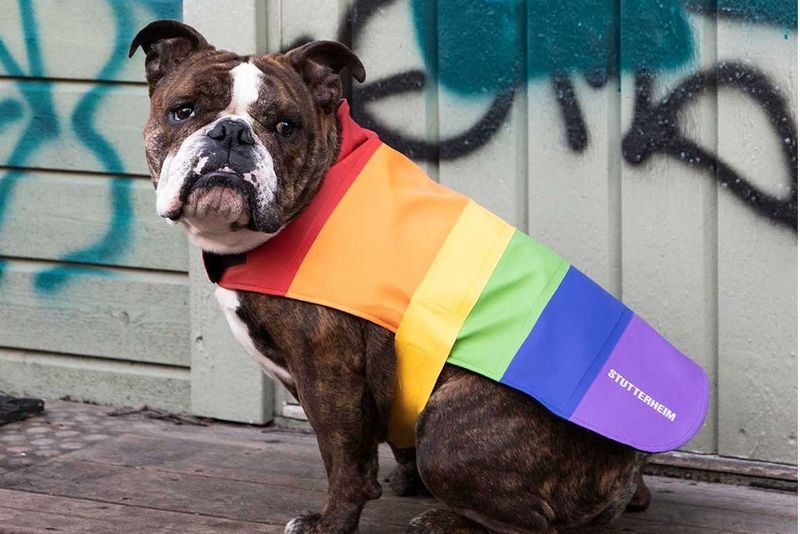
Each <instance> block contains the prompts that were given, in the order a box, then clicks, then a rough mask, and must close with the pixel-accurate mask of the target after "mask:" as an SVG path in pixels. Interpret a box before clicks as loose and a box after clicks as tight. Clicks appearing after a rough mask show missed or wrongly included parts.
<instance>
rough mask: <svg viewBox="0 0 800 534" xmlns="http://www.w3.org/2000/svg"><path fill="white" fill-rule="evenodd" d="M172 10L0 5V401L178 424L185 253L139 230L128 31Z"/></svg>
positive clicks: (153, 222)
mask: <svg viewBox="0 0 800 534" xmlns="http://www.w3.org/2000/svg"><path fill="white" fill-rule="evenodd" d="M181 7H182V6H181V2H180V1H179V0H133V1H129V0H125V1H123V0H88V1H83V0H81V1H78V0H47V1H41V0H0V390H5V391H9V392H15V393H28V394H34V395H46V396H48V397H58V396H70V397H72V398H83V399H87V400H93V401H99V402H111V403H128V404H131V403H134V404H135V403H148V404H153V405H160V406H165V407H167V406H168V407H183V409H188V397H189V388H188V385H189V381H188V376H189V375H188V369H187V367H188V362H189V356H188V354H189V350H188V346H187V342H186V340H188V335H189V334H188V328H189V325H188V320H187V319H186V307H187V301H188V283H187V278H186V274H185V273H186V270H187V248H186V243H185V239H184V238H183V236H182V235H180V233H179V232H171V231H169V230H170V229H169V228H166V225H163V223H161V222H160V221H158V220H157V217H153V207H152V186H151V185H150V183H149V179H148V178H146V177H145V176H144V174H145V173H146V172H147V170H146V167H145V165H144V160H143V157H142V145H141V127H142V125H143V123H144V120H145V118H146V113H147V109H148V102H147V90H146V87H145V86H144V84H143V83H142V81H143V80H142V76H141V65H139V64H137V65H133V64H132V62H128V61H127V49H128V45H129V43H130V40H131V38H132V37H133V35H135V33H136V32H137V31H138V29H139V28H140V27H141V26H142V25H144V24H145V23H146V22H148V21H149V20H152V19H154V18H162V17H170V18H180V17H181Z"/></svg>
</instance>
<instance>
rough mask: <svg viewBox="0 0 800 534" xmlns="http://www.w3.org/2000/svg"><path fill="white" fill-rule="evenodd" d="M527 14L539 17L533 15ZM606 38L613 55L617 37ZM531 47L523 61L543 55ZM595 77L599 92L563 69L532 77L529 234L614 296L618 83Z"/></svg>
mask: <svg viewBox="0 0 800 534" xmlns="http://www.w3.org/2000/svg"><path fill="white" fill-rule="evenodd" d="M614 11H615V12H616V11H618V8H617V9H615V10H614ZM528 16H529V18H530V17H537V16H539V15H538V13H537V11H536V10H535V9H531V10H530V11H529V14H528ZM570 16H571V17H578V18H579V17H580V16H582V14H581V13H579V12H571V13H569V12H563V13H558V14H557V18H556V16H554V20H549V21H545V22H544V25H545V26H547V27H557V26H558V24H559V20H560V19H561V17H570ZM531 25H532V21H531V20H529V26H531ZM538 25H539V26H541V25H542V22H541V21H540V22H539V23H538ZM609 33H610V34H611V36H612V37H613V40H612V42H611V43H609V44H608V45H609V47H610V50H609V52H610V53H612V54H613V53H615V51H614V48H615V47H616V42H615V41H616V36H614V33H616V32H615V31H614V30H613V29H609ZM529 43H530V47H529V50H528V61H529V63H534V62H536V61H537V60H538V58H537V56H540V55H543V54H548V53H549V51H548V49H547V48H546V43H545V42H542V39H541V38H540V37H538V36H530V38H529ZM562 46H563V47H565V49H564V50H562V52H563V54H564V55H566V56H567V57H573V58H574V57H575V56H577V55H579V54H580V53H581V50H579V49H576V48H575V45H574V44H572V43H569V42H565V43H564V44H563V45H562ZM570 47H573V48H570ZM614 66H615V65H612V67H614ZM564 67H565V68H566V67H567V65H564ZM595 74H598V75H599V77H598V82H597V83H596V85H597V87H592V86H591V85H590V84H589V83H588V82H587V81H586V78H585V77H584V76H583V73H581V72H575V71H569V70H567V71H565V72H564V73H558V72H553V73H549V74H545V75H541V76H540V77H538V78H531V79H530V82H529V84H528V132H529V136H528V146H527V150H528V177H527V178H528V183H529V197H528V198H529V221H530V222H529V230H530V234H531V235H532V236H533V237H534V238H535V239H538V240H539V241H542V242H543V243H545V244H547V245H548V246H550V247H553V248H554V249H555V250H556V251H557V252H558V253H559V254H561V255H562V256H564V258H566V259H567V260H568V261H569V262H570V263H572V264H574V265H575V266H577V267H578V268H580V269H581V270H583V271H584V272H586V273H587V274H588V275H589V276H591V277H592V278H593V279H594V280H596V281H597V282H598V283H599V284H601V285H602V286H603V287H604V288H606V289H607V290H608V291H611V292H612V293H615V294H617V295H618V296H619V291H620V265H619V224H620V221H619V210H620V205H619V179H620V175H619V172H620V171H619V165H620V157H619V156H620V149H619V146H620V129H619V98H620V95H619V79H618V76H617V75H616V73H615V72H610V73H595ZM608 77H610V79H608V80H607V81H606V82H600V81H599V80H600V79H602V78H608Z"/></svg>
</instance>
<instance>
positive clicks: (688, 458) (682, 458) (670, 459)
mask: <svg viewBox="0 0 800 534" xmlns="http://www.w3.org/2000/svg"><path fill="white" fill-rule="evenodd" d="M648 464H657V465H666V466H673V467H681V468H685V469H699V470H702V471H713V472H716V473H731V474H735V475H743V476H751V477H762V478H770V479H778V480H786V481H792V482H797V467H796V466H792V465H786V464H776V463H772V462H754V461H752V460H742V459H740V458H726V457H724V456H715V455H710V454H694V453H690V452H681V451H671V452H663V453H661V454H654V455H653V456H651V457H650V458H649V460H648Z"/></svg>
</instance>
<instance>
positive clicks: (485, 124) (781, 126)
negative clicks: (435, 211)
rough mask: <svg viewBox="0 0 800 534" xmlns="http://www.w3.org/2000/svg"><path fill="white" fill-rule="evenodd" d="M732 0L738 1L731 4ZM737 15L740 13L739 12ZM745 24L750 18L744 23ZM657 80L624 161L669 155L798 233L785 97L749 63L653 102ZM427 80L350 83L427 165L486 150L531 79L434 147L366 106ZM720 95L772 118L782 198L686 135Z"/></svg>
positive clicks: (573, 128)
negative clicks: (689, 116) (696, 113)
mask: <svg viewBox="0 0 800 534" xmlns="http://www.w3.org/2000/svg"><path fill="white" fill-rule="evenodd" d="M395 1H396V0H356V1H355V2H353V3H352V4H351V6H350V7H349V9H348V10H347V12H346V13H345V15H344V17H343V19H342V21H341V22H340V25H339V31H338V34H337V38H338V39H339V40H340V41H341V42H344V43H346V44H348V45H349V46H350V47H351V48H353V49H354V50H356V51H358V49H359V46H360V45H362V44H363V43H361V40H362V39H361V37H362V33H363V30H364V28H365V27H366V26H367V24H368V23H369V21H370V20H371V19H372V18H373V17H375V16H379V15H380V13H381V11H382V9H383V8H385V7H387V6H389V5H390V4H392V3H393V2H395ZM731 2H733V0H731V1H729V2H728V3H731ZM733 3H734V4H735V2H733ZM687 7H689V8H690V9H692V10H693V11H695V12H699V13H703V14H708V13H712V14H713V12H709V11H707V10H705V11H704V10H701V9H699V8H697V3H695V4H692V3H691V2H689V3H688V4H687ZM434 9H435V8H434ZM732 13H734V14H735V10H734V11H732ZM743 13H744V14H747V12H743ZM617 15H618V14H617ZM742 17H744V15H742ZM740 18H741V17H740ZM784 18H785V17H784ZM742 20H747V19H746V18H742ZM753 20H754V21H755V22H759V23H763V22H764V21H765V20H766V21H767V22H770V20H769V19H768V18H767V19H764V17H761V18H755V19H753ZM617 31H618V30H617ZM309 39H310V36H304V37H302V38H300V39H298V40H297V41H296V42H298V43H299V42H304V41H307V40H309ZM614 63H615V60H614V58H610V64H614ZM612 70H613V69H612ZM616 70H617V72H618V71H619V70H620V69H619V67H617V69H616ZM612 75H616V74H614V73H612V72H608V71H607V70H603V69H586V70H583V76H584V78H585V80H586V81H587V83H588V84H589V85H590V86H591V87H593V88H602V87H604V86H605V85H606V84H607V82H608V80H609V77H610V76H612ZM655 76H656V74H655V71H654V70H651V69H637V70H636V77H635V80H636V82H635V91H636V103H635V109H634V117H633V121H632V124H631V126H630V129H629V131H628V132H627V133H625V135H624V138H623V146H622V155H623V157H624V158H625V160H626V161H628V162H629V163H630V164H633V165H638V164H642V163H644V162H645V161H647V159H648V158H649V157H650V156H652V155H653V154H664V155H667V156H669V157H672V158H674V159H676V160H677V161H680V162H682V163H684V164H686V165H690V166H693V167H694V168H698V169H701V170H702V171H703V172H706V173H708V174H709V175H710V176H711V177H713V178H714V179H715V180H717V181H718V183H720V184H721V185H722V186H723V187H725V188H727V189H728V190H729V191H731V192H732V193H734V194H735V195H737V197H738V198H740V199H741V200H742V201H743V202H744V203H745V204H746V205H747V206H749V207H750V208H751V209H753V210H754V211H755V212H756V213H758V214H759V215H761V216H764V217H767V218H769V219H771V220H772V221H774V222H776V223H777V224H780V225H782V226H784V227H787V228H790V229H792V230H793V231H795V232H796V231H797V131H796V128H795V126H794V118H793V117H792V115H791V113H790V111H789V105H788V103H787V101H786V98H785V96H784V95H782V94H781V93H780V92H779V91H778V90H777V89H775V86H774V84H773V83H772V82H771V81H770V80H769V79H768V77H767V76H766V75H765V74H764V73H762V72H760V71H759V70H758V69H756V68H754V67H752V66H747V65H742V64H736V63H720V64H717V65H714V66H712V67H711V68H709V69H705V70H701V71H698V72H696V73H694V74H692V75H691V76H689V77H687V78H686V79H684V80H682V81H681V82H680V83H679V84H678V85H677V86H676V87H675V88H674V89H672V90H671V92H669V94H668V95H667V96H666V97H665V98H663V99H662V100H661V101H660V102H656V103H654V102H653V101H652V100H653V96H652V93H653V86H654V81H655ZM430 78H431V76H429V74H428V73H426V72H425V71H423V70H409V71H406V72H401V73H398V74H395V75H393V76H389V77H387V78H383V79H380V80H377V81H374V82H371V83H367V84H365V85H363V86H353V87H350V86H349V84H348V85H347V86H346V91H347V92H348V93H349V94H350V96H351V100H352V101H353V113H354V115H355V116H356V118H357V119H358V120H359V122H360V123H361V124H363V125H364V126H365V127H368V128H370V129H373V130H375V131H377V132H378V133H379V134H380V135H381V137H382V138H383V139H384V141H386V142H387V143H388V144H390V145H392V146H394V147H396V148H397V149H399V150H401V151H402V152H404V153H405V154H407V155H408V156H409V157H412V158H414V159H417V160H423V161H439V160H451V159H456V158H459V157H462V156H465V155H467V154H470V153H473V152H475V151H476V150H479V149H480V148H481V147H483V146H484V145H486V143H488V142H489V141H490V140H491V139H492V138H493V137H494V136H495V134H497V132H498V131H499V130H500V128H501V127H502V126H503V124H504V123H505V121H506V119H507V118H508V116H509V113H510V111H511V108H512V104H513V100H514V95H515V93H516V91H517V89H518V87H519V86H520V85H523V84H524V83H526V81H527V80H524V79H522V80H520V81H519V82H518V83H516V84H512V85H509V86H508V87H506V88H505V89H502V90H500V91H498V92H497V93H496V94H495V96H494V100H493V101H492V103H491V105H490V106H489V108H488V109H487V111H486V112H485V113H484V114H483V116H482V117H480V118H479V119H478V120H477V121H476V122H475V123H474V124H472V125H471V126H469V127H468V128H466V129H465V130H464V131H462V132H460V133H458V134H456V135H453V136H451V137H446V138H443V139H440V140H438V141H436V142H432V141H428V140H425V139H421V138H418V137H414V136H411V135H408V134H406V133H404V132H402V131H400V130H399V129H397V128H396V127H393V126H391V125H388V124H385V123H383V122H382V121H381V120H379V119H378V118H377V117H376V116H375V115H374V114H373V113H372V112H371V111H370V109H369V106H368V105H369V104H370V103H371V102H376V101H379V100H381V99H384V98H388V97H391V96H394V95H399V94H403V93H408V92H412V91H422V90H424V89H425V86H426V83H427V82H428V80H429V79H430ZM550 82H551V85H552V87H553V91H554V95H555V99H556V102H557V103H558V105H559V108H560V110H561V117H562V120H563V123H564V131H565V136H566V140H567V143H568V145H569V147H570V149H571V150H573V151H575V152H577V153H580V152H583V151H584V150H585V149H586V148H587V147H588V145H589V137H590V136H589V131H588V128H587V126H586V123H585V121H584V118H583V111H582V109H581V104H580V101H579V99H578V97H577V95H576V92H575V88H574V85H573V82H572V79H571V78H570V74H569V72H567V71H554V72H552V73H551V74H550ZM717 90H726V91H736V92H738V93H741V94H743V95H745V96H747V97H749V98H751V99H753V100H754V101H755V102H756V103H757V104H758V105H759V107H760V109H763V110H764V111H765V113H766V114H767V116H768V118H769V120H770V124H771V125H772V128H773V129H774V132H775V135H776V137H777V139H778V140H779V142H780V144H781V149H782V151H783V156H784V163H785V169H786V174H787V176H786V180H787V182H788V185H789V192H788V194H786V195H785V196H784V197H782V198H777V197H775V196H772V195H770V194H769V193H766V192H763V191H761V190H759V189H758V188H757V187H756V186H755V185H754V184H753V183H752V182H751V181H750V180H748V179H746V178H745V177H744V176H742V175H741V174H740V173H739V172H737V171H736V170H735V169H734V168H733V167H731V166H730V165H728V164H727V163H726V162H725V161H724V160H723V159H722V158H721V157H719V156H718V155H716V154H713V153H711V152H709V151H707V150H704V149H703V148H701V147H700V146H699V145H698V144H697V143H695V142H693V141H691V140H690V139H688V138H686V137H685V136H684V135H683V134H682V132H681V130H680V127H679V124H680V115H681V113H682V112H683V110H684V109H686V108H687V107H688V106H689V105H691V104H692V103H693V102H694V101H696V100H697V99H698V98H700V97H701V96H703V95H707V94H709V93H713V92H714V91H717Z"/></svg>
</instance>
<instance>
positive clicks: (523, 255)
mask: <svg viewBox="0 0 800 534" xmlns="http://www.w3.org/2000/svg"><path fill="white" fill-rule="evenodd" d="M338 115H339V119H340V121H341V125H342V146H341V149H340V154H339V158H338V160H337V162H336V163H335V164H334V165H333V166H332V167H331V168H330V170H329V171H328V173H327V175H326V176H325V178H324V180H323V182H322V185H321V186H320V190H319V192H318V193H317V195H316V196H315V197H314V199H313V200H312V202H311V204H310V205H309V206H308V207H307V208H306V209H305V210H304V211H303V212H302V213H301V214H300V215H299V216H298V217H297V219H295V220H294V221H293V222H292V223H291V224H289V225H288V226H287V227H286V228H285V229H284V230H283V231H281V233H280V234H278V235H277V236H276V237H274V238H273V239H272V240H270V241H268V242H267V243H265V244H264V245H262V246H260V247H258V248H257V249H255V250H253V251H250V252H248V253H246V254H244V255H241V256H238V257H235V258H232V257H218V256H213V255H209V254H207V255H206V267H207V271H208V273H209V277H210V278H211V279H212V281H214V282H216V283H218V284H219V285H220V286H222V287H225V288H228V289H234V290H244V291H253V292H257V293H264V294H269V295H277V296H281V297H286V298H291V299H297V300H302V301H306V302H312V303H316V304H321V305H324V306H329V307H331V308H335V309H338V310H341V311H344V312H347V313H350V314H352V315H355V316H358V317H361V318H364V319H366V320H368V321H371V322H373V323H375V324H378V325H380V326H383V327H384V328H387V329H389V330H391V331H392V332H394V333H395V349H396V353H397V371H396V385H395V395H394V401H393V407H392V413H391V417H390V425H389V441H390V442H392V443H393V444H395V445H397V446H400V447H408V446H413V444H414V424H415V421H416V419H417V416H418V415H419V414H420V412H421V411H422V410H423V409H424V408H425V404H426V403H427V401H428V398H429V396H430V394H431V392H432V390H433V388H434V385H435V383H436V380H437V378H438V377H439V374H440V373H441V370H442V368H443V367H444V364H445V363H449V364H451V365H456V366H459V367H463V368H465V369H469V370H470V371H473V372H475V373H478V374H480V375H483V376H485V377H488V378H489V379H491V380H495V381H497V382H500V383H501V384H505V385H506V386H508V387H512V388H514V389H517V390H519V391H522V392H524V393H526V394H528V395H530V396H531V397H533V398H535V399H536V400H538V401H539V402H541V403H542V404H543V405H544V406H546V407H547V408H548V409H549V410H550V411H552V412H553V413H554V414H556V415H558V416H560V417H562V418H564V419H568V420H569V421H572V422H573V423H575V424H578V425H580V426H582V427H585V428H587V429H589V430H592V431H594V432H597V433H599V434H602V435H603V436H606V437H608V438H610V439H613V440H616V441H618V442H621V443H625V444H628V445H630V446H632V447H634V448H637V449H640V450H644V451H650V452H657V451H665V450H670V449H674V448H677V447H680V446H681V445H683V444H684V443H686V442H687V441H688V440H689V439H690V438H691V437H692V436H694V434H695V433H696V432H697V431H698V429H699V428H700V426H701V424H702V423H703V419H704V418H705V413H706V408H707V404H708V380H707V378H706V375H705V373H704V372H703V370H702V368H700V366H698V365H697V364H695V363H694V362H692V361H691V360H689V359H688V358H686V357H685V356H684V355H682V354H681V353H680V352H679V351H678V350H677V349H676V348H675V347H673V346H672V345H670V344H669V343H668V342H667V341H666V340H665V339H664V338H663V337H661V336H660V335H659V334H658V333H657V332H656V331H655V330H653V328H651V327H650V326H649V325H648V324H647V323H646V322H644V321H643V320H642V319H641V318H640V317H638V316H637V315H636V314H634V313H632V312H631V310H630V309H628V308H627V307H626V306H625V305H624V304H622V303H621V302H619V301H618V300H617V299H616V298H614V297H613V296H612V295H610V294H609V293H607V292H606V291H604V290H603V289H602V288H601V287H600V286H598V285H597V284H596V283H594V282H593V281H592V280H590V279H589V278H587V277H586V275H584V274H583V273H581V272H580V271H579V270H577V269H576V268H575V267H573V266H571V265H569V264H568V263H567V262H566V261H564V260H563V259H562V258H560V257H559V256H558V255H557V254H556V253H554V252H553V251H552V250H550V249H548V248H547V247H545V246H543V245H541V244H540V243H538V242H536V241H534V240H533V239H531V238H530V237H528V236H527V235H526V234H524V233H522V232H520V231H518V230H516V229H515V228H514V227H513V226H511V225H509V224H508V223H506V222H504V221H503V220H502V219H500V218H498V217H497V216H495V215H493V214H492V213H490V212H489V211H487V210H486V209H484V208H483V207H481V206H480V205H478V204H477V203H475V202H473V201H472V200H470V199H469V198H467V197H465V196H463V195H461V194H459V193H457V192H454V191H451V190H449V189H447V188H445V187H443V186H441V185H439V184H438V183H436V182H434V181H433V180H431V179H430V178H429V177H427V176H426V175H425V173H424V172H423V171H422V170H421V169H420V168H419V167H417V166H416V165H415V164H414V163H413V162H411V161H410V160H409V159H407V158H406V157H404V156H403V155H402V154H400V153H399V152H397V151H396V150H393V149H392V148H391V147H389V146H387V145H385V144H383V143H382V142H381V141H380V139H379V138H378V136H377V135H376V134H375V133H374V132H371V131H369V130H365V129H363V128H361V127H359V126H358V125H357V124H356V123H355V122H354V121H353V120H352V119H351V118H350V114H349V107H348V105H347V103H346V102H344V101H343V102H342V103H341V104H340V107H339V110H338Z"/></svg>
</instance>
